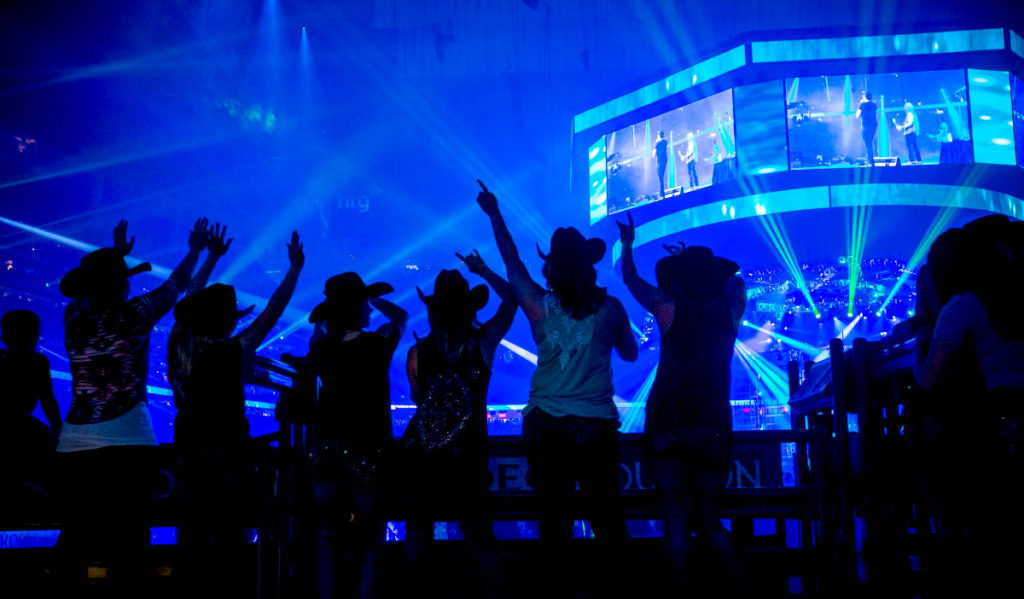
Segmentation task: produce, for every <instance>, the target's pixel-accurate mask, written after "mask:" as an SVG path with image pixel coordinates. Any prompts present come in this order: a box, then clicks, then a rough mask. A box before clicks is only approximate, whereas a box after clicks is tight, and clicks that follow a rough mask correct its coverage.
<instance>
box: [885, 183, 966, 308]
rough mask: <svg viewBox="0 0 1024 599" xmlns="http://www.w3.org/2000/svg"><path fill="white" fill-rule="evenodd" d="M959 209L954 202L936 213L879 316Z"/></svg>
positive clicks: (925, 256)
mask: <svg viewBox="0 0 1024 599" xmlns="http://www.w3.org/2000/svg"><path fill="white" fill-rule="evenodd" d="M954 193H955V192H954ZM958 211H959V208H958V207H957V204H956V203H955V202H953V203H950V204H949V205H947V206H946V207H945V208H942V209H941V210H939V212H938V214H936V215H935V218H934V219H932V222H931V224H930V225H929V226H928V229H927V230H926V231H925V234H924V237H922V238H921V241H920V242H919V243H918V244H917V248H915V249H914V253H913V254H912V255H911V256H910V260H907V266H906V268H904V269H903V272H902V273H900V276H899V278H898V279H896V283H895V284H894V285H893V286H892V289H890V290H889V295H887V296H886V297H885V301H884V302H882V305H881V306H880V307H879V308H878V311H877V315H878V316H881V315H882V313H883V312H884V311H885V309H886V307H888V306H889V302H891V301H892V298H894V297H896V292H898V291H899V290H900V288H901V287H903V285H904V284H905V283H906V282H907V280H908V279H909V278H910V275H911V274H914V272H915V271H916V269H917V267H918V266H920V264H921V263H922V262H924V261H925V259H926V258H927V257H928V251H929V250H930V249H931V247H932V243H934V242H935V239H936V238H937V237H938V236H939V235H941V234H942V233H943V231H945V230H946V229H948V228H949V223H950V222H952V221H953V217H954V216H955V215H956V213H957V212H958Z"/></svg>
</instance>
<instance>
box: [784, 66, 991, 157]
mask: <svg viewBox="0 0 1024 599" xmlns="http://www.w3.org/2000/svg"><path fill="white" fill-rule="evenodd" d="M786 119H787V129H788V133H789V162H790V168H793V169H806V168H836V167H858V166H869V156H873V157H874V158H875V159H876V160H875V163H876V165H887V166H893V165H895V164H896V161H897V159H898V160H899V164H901V165H908V164H910V165H918V164H946V163H965V162H971V159H972V158H971V148H970V139H971V127H970V118H969V114H968V90H967V79H966V74H965V73H964V71H962V70H953V71H921V72H907V73H876V74H868V75H865V74H861V75H834V76H820V77H796V78H793V79H787V80H786Z"/></svg>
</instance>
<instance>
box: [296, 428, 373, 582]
mask: <svg viewBox="0 0 1024 599" xmlns="http://www.w3.org/2000/svg"><path fill="white" fill-rule="evenodd" d="M342 451H343V450H341V449H340V448H339V447H336V446H323V447H317V448H314V449H313V450H312V452H311V456H310V479H311V481H312V485H313V495H314V497H315V499H316V506H317V546H318V552H317V556H318V557H317V591H318V594H319V596H320V599H333V598H335V597H339V598H340V597H346V598H355V597H359V598H360V599H368V598H370V597H373V596H374V591H375V588H376V570H377V568H376V564H377V556H378V553H379V552H380V549H381V546H382V545H383V544H384V533H385V530H386V529H387V520H386V519H385V518H384V517H383V515H382V514H381V513H380V497H379V488H378V486H377V485H378V484H379V478H378V477H379V472H376V473H375V474H374V476H373V480H371V479H370V478H367V477H366V476H364V475H365V474H366V471H365V470H359V471H358V472H357V471H355V470H354V469H353V468H350V467H349V464H348V458H347V457H346V455H343V453H342ZM348 455H350V454H348ZM376 469H377V466H375V468H374V470H376ZM356 480H359V481H361V482H360V483H359V484H356V483H355V482H354V481H356Z"/></svg>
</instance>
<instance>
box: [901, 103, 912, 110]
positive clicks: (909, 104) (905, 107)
mask: <svg viewBox="0 0 1024 599" xmlns="http://www.w3.org/2000/svg"><path fill="white" fill-rule="evenodd" d="M903 110H905V111H906V112H914V105H913V104H911V103H910V102H907V103H906V104H904V105H903Z"/></svg>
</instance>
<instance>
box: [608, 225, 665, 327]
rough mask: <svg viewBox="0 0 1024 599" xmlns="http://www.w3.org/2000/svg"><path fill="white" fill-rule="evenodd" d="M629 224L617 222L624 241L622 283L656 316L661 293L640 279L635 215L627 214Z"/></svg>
mask: <svg viewBox="0 0 1024 599" xmlns="http://www.w3.org/2000/svg"><path fill="white" fill-rule="evenodd" d="M626 216H627V217H628V218H629V224H626V223H623V222H621V221H616V224H617V225H618V226H619V239H621V241H622V281H623V282H624V283H625V284H626V288H627V289H629V292H630V293H631V294H632V295H633V298H634V299H635V300H636V301H637V302H638V303H639V304H640V305H641V306H643V307H644V309H645V310H647V311H648V312H650V313H651V314H654V313H655V311H656V310H657V304H658V300H659V299H660V295H659V294H660V291H659V289H658V288H657V287H655V286H654V285H651V284H650V283H648V282H647V281H645V280H643V279H642V278H641V277H640V273H639V272H638V271H637V269H636V261H635V260H634V259H633V242H634V241H635V240H636V226H635V225H634V224H633V215H632V214H627V215H626Z"/></svg>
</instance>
